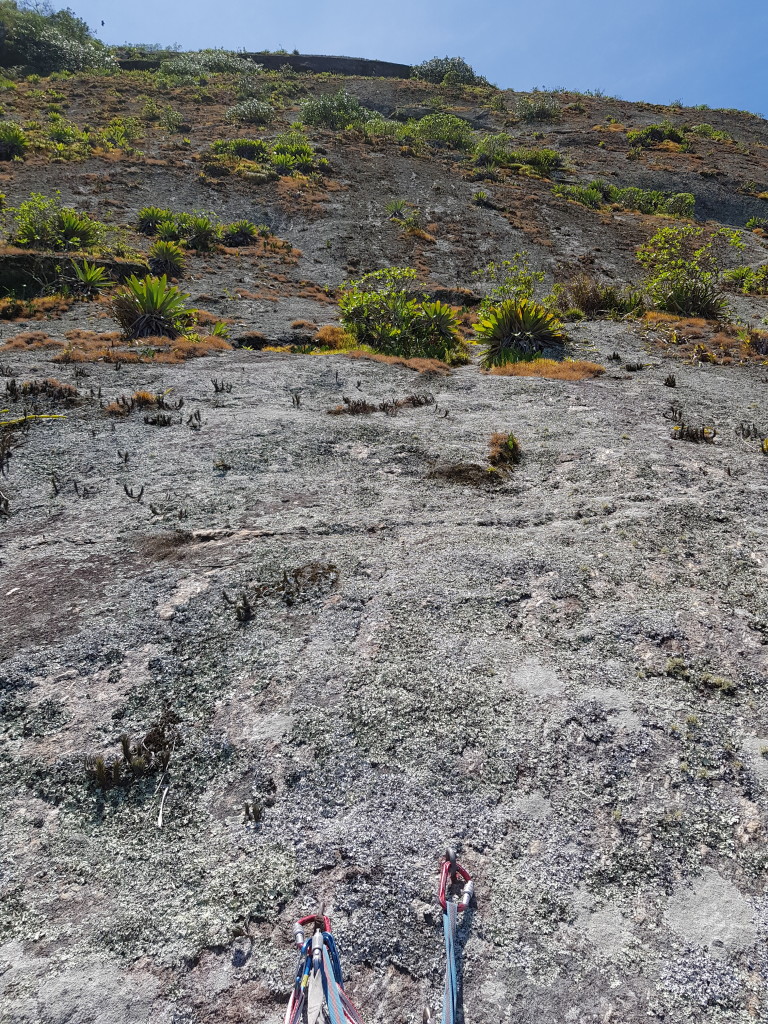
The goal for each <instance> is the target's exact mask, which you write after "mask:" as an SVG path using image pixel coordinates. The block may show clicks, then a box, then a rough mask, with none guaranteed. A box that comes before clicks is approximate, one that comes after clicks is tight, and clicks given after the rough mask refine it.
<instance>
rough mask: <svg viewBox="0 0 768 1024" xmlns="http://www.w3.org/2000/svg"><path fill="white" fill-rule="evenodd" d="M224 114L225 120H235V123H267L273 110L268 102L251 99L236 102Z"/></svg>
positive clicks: (273, 114) (270, 119) (272, 117)
mask: <svg viewBox="0 0 768 1024" xmlns="http://www.w3.org/2000/svg"><path fill="white" fill-rule="evenodd" d="M224 116H225V118H226V119H227V121H235V122H236V123H237V124H269V123H270V121H272V120H273V119H274V116H275V112H274V110H273V109H272V107H271V106H270V105H269V104H268V103H262V101H261V100H255V99H251V100H243V102H242V103H236V104H235V106H234V107H230V108H229V110H228V111H227V112H226V114H225V115H224Z"/></svg>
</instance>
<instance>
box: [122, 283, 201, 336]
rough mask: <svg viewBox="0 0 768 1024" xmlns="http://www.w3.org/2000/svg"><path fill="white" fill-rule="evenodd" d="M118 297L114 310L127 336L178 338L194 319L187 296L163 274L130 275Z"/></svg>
mask: <svg viewBox="0 0 768 1024" xmlns="http://www.w3.org/2000/svg"><path fill="white" fill-rule="evenodd" d="M125 284H126V288H125V291H122V292H120V293H119V294H118V295H116V296H115V299H114V301H113V303H112V313H113V315H114V317H115V319H116V320H117V322H118V323H119V324H120V326H121V327H122V329H123V331H124V333H125V334H126V335H127V337H129V338H132V339H135V338H149V337H166V338H178V337H179V335H180V334H183V332H184V331H185V330H186V329H187V327H189V326H190V324H191V323H192V322H193V316H194V314H193V311H191V310H189V309H187V306H186V300H187V299H188V298H189V296H188V295H185V294H183V293H182V292H181V291H180V290H179V289H178V288H176V287H175V286H174V285H170V284H168V279H167V278H166V277H165V275H163V276H161V277H144V278H138V277H135V276H132V277H129V278H128V280H127V281H126V282H125Z"/></svg>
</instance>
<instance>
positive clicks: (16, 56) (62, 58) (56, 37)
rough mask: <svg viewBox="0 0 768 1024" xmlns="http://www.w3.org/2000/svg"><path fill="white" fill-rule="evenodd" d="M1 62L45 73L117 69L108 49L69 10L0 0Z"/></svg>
mask: <svg viewBox="0 0 768 1024" xmlns="http://www.w3.org/2000/svg"><path fill="white" fill-rule="evenodd" d="M0 25H2V28H3V33H2V38H1V40H0V66H2V67H18V68H21V69H23V71H25V72H26V73H29V72H37V73H39V74H42V75H48V74H50V73H51V72H55V71H84V70H87V69H94V70H116V69H117V66H118V65H117V61H116V60H115V58H114V57H113V56H112V54H111V53H110V52H109V50H108V49H107V48H106V47H105V46H104V45H103V44H102V43H100V42H99V41H98V40H96V39H94V38H93V37H92V36H91V33H90V31H89V30H88V26H87V25H86V23H85V22H84V21H82V20H81V19H80V18H78V17H76V16H75V14H74V13H73V12H72V11H70V10H68V9H65V10H61V11H53V10H51V8H50V7H48V6H47V5H46V4H34V5H33V4H30V5H21V4H18V3H16V2H15V0H0Z"/></svg>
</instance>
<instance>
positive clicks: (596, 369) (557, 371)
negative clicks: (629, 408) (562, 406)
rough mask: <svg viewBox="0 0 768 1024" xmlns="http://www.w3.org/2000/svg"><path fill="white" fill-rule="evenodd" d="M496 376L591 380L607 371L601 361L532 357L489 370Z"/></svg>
mask: <svg viewBox="0 0 768 1024" xmlns="http://www.w3.org/2000/svg"><path fill="white" fill-rule="evenodd" d="M488 372H489V373H491V374H493V375H494V376H496V377H543V378H545V379H546V380H589V379H590V378H592V377H599V376H600V375H601V374H603V373H605V367H604V366H601V365H600V364H599V363H588V362H585V361H584V360H582V359H565V360H563V361H560V360H557V359H530V360H526V361H525V362H520V363H505V365H504V366H494V367H492V368H491V369H490V370H489V371H488Z"/></svg>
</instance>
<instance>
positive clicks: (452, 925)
mask: <svg viewBox="0 0 768 1024" xmlns="http://www.w3.org/2000/svg"><path fill="white" fill-rule="evenodd" d="M460 881H461V882H463V883H464V888H463V891H462V893H461V896H460V898H459V900H458V901H456V900H453V899H451V898H450V897H449V894H448V890H449V889H450V887H451V886H453V885H457V884H458V883H459V882H460ZM474 891H475V885H474V882H473V881H472V878H471V876H470V874H469V872H468V871H467V869H466V868H464V867H462V866H461V864H459V862H458V861H457V860H456V851H455V850H447V851H446V854H445V856H444V857H443V858H442V860H441V861H440V889H439V892H438V899H439V900H440V906H441V907H442V908H443V935H444V936H445V991H444V993H443V1016H442V1024H456V1007H457V1005H458V1000H459V972H458V966H457V963H456V929H457V927H458V918H459V914H460V913H461V912H462V911H464V910H466V909H467V907H468V906H469V904H470V903H471V901H472V896H473V894H474Z"/></svg>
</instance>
